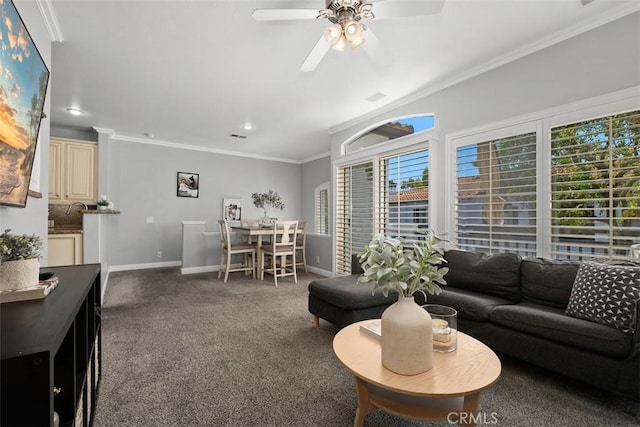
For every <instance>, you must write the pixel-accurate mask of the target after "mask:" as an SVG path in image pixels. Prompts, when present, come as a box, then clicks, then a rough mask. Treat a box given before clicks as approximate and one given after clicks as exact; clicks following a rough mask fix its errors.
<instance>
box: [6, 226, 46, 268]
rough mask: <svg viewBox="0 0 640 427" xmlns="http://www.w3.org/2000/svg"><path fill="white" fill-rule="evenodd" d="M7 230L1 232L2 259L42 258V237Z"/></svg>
mask: <svg viewBox="0 0 640 427" xmlns="http://www.w3.org/2000/svg"><path fill="white" fill-rule="evenodd" d="M10 231H11V230H5V231H4V233H2V234H0V261H2V262H4V261H19V260H24V259H34V258H40V249H42V239H41V238H40V237H38V236H36V235H35V234H33V235H31V236H27V235H26V234H22V235H19V234H10V233H9V232H10Z"/></svg>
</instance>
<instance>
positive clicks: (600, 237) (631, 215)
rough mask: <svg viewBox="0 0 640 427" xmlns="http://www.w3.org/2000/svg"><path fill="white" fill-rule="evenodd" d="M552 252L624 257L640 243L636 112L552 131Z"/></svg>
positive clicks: (639, 132) (639, 137) (639, 123)
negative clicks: (633, 245)
mask: <svg viewBox="0 0 640 427" xmlns="http://www.w3.org/2000/svg"><path fill="white" fill-rule="evenodd" d="M551 187H552V188H551V254H552V255H553V256H555V257H559V258H569V259H577V260H582V259H590V258H603V259H608V260H615V259H626V258H628V257H629V256H630V246H631V245H632V244H637V243H640V111H633V112H629V113H625V114H618V115H612V116H607V117H600V118H596V119H593V120H586V121H581V122H577V123H572V124H568V125H563V126H558V127H555V128H552V129H551Z"/></svg>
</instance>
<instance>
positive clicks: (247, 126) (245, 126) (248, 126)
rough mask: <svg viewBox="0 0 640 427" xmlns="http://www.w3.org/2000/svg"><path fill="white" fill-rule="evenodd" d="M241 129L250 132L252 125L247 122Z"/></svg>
mask: <svg viewBox="0 0 640 427" xmlns="http://www.w3.org/2000/svg"><path fill="white" fill-rule="evenodd" d="M242 128H243V129H244V130H251V129H253V125H252V124H251V123H249V122H247V123H245V124H244V126H242Z"/></svg>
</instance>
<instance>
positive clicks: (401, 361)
mask: <svg viewBox="0 0 640 427" xmlns="http://www.w3.org/2000/svg"><path fill="white" fill-rule="evenodd" d="M381 325H382V337H381V346H382V365H383V366H384V367H385V368H387V369H389V370H390V371H393V372H395V373H397V374H400V375H417V374H421V373H423V372H426V371H428V370H429V369H431V368H433V331H432V329H431V317H430V316H429V313H427V311H426V310H425V309H423V308H422V307H420V306H419V305H418V304H416V303H415V301H414V300H413V297H404V296H400V297H399V298H398V301H397V302H396V303H394V304H392V305H391V306H390V307H389V308H387V309H386V310H385V311H384V313H382V321H381Z"/></svg>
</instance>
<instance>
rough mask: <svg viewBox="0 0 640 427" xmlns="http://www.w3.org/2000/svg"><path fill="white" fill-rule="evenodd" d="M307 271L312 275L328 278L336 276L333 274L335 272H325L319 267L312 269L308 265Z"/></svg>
mask: <svg viewBox="0 0 640 427" xmlns="http://www.w3.org/2000/svg"><path fill="white" fill-rule="evenodd" d="M307 271H309V272H311V273H315V274H319V275H321V276H326V277H333V276H335V274H333V272H331V271H328V270H323V269H321V268H317V267H312V266H310V265H307Z"/></svg>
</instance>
